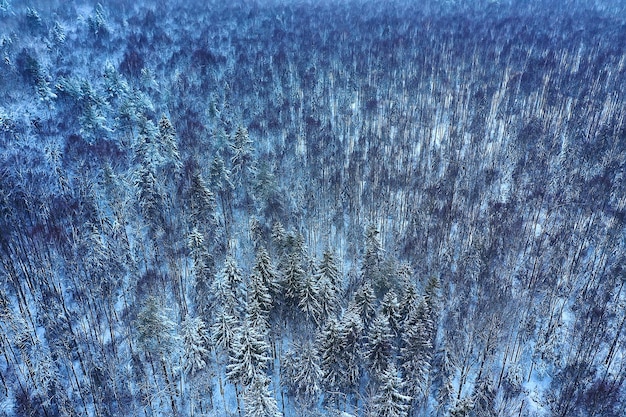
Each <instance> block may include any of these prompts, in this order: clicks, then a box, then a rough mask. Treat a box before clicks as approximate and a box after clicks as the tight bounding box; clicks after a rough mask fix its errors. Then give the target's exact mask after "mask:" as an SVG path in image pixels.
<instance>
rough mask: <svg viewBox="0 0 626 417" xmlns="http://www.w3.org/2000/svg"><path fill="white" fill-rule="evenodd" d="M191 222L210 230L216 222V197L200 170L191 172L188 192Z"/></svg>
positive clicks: (196, 226) (202, 228)
mask: <svg viewBox="0 0 626 417" xmlns="http://www.w3.org/2000/svg"><path fill="white" fill-rule="evenodd" d="M186 194H187V195H186V200H187V203H188V205H189V209H190V211H189V214H190V218H191V224H192V225H193V227H195V228H198V229H199V230H203V231H207V230H210V228H211V226H213V225H214V224H215V217H214V216H215V197H214V196H213V193H212V192H211V190H209V188H208V187H207V185H206V183H205V182H204V179H203V178H202V175H201V174H200V171H199V170H194V171H193V172H192V174H191V178H190V184H189V189H188V190H187V193H186Z"/></svg>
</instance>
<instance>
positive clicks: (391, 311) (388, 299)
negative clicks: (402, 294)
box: [380, 290, 402, 336]
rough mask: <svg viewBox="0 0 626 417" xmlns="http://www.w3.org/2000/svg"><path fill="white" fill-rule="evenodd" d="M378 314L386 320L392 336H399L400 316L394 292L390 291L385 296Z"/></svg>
mask: <svg viewBox="0 0 626 417" xmlns="http://www.w3.org/2000/svg"><path fill="white" fill-rule="evenodd" d="M380 313H381V314H382V315H383V316H385V318H386V319H387V322H388V323H389V329H390V330H391V333H392V335H394V336H398V335H399V334H400V327H401V324H402V316H401V314H400V303H399V302H398V296H397V295H396V293H395V291H393V290H390V291H389V292H387V293H386V294H385V296H384V297H383V301H382V303H381V306H380Z"/></svg>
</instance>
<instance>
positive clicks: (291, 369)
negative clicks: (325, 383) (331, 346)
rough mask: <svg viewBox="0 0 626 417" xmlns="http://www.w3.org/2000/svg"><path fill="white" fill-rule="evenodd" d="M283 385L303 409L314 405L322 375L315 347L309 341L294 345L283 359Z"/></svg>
mask: <svg viewBox="0 0 626 417" xmlns="http://www.w3.org/2000/svg"><path fill="white" fill-rule="evenodd" d="M282 369H283V380H284V384H285V385H286V386H287V387H288V388H289V390H290V391H291V392H292V393H293V394H294V395H295V396H296V398H297V399H298V401H299V402H300V403H301V404H302V405H304V406H305V407H311V406H313V405H314V404H315V400H316V398H317V395H318V394H319V392H320V388H321V387H320V384H321V382H322V378H323V376H324V373H323V371H322V368H321V365H320V358H319V356H318V353H317V351H316V349H315V346H314V345H313V343H312V342H310V341H305V342H303V343H296V344H294V345H293V347H292V348H291V349H289V351H288V352H287V353H286V354H285V356H284V357H283V365H282Z"/></svg>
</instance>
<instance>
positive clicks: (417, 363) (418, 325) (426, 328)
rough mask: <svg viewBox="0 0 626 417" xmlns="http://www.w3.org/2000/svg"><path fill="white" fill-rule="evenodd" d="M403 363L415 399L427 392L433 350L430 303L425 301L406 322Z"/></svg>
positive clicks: (403, 335) (409, 389)
mask: <svg viewBox="0 0 626 417" xmlns="http://www.w3.org/2000/svg"><path fill="white" fill-rule="evenodd" d="M403 327H404V331H403V334H402V348H401V361H402V372H403V375H404V379H405V381H410V383H409V385H408V386H407V388H408V392H409V393H410V395H411V396H412V397H414V398H416V397H417V395H418V394H419V393H423V392H424V391H425V385H426V382H427V380H428V373H429V372H430V364H431V359H432V348H433V340H432V337H433V323H432V317H431V311H430V309H429V307H428V303H427V302H426V300H425V299H423V300H422V301H421V302H420V303H419V304H418V305H417V306H415V307H414V308H413V309H412V310H411V311H410V312H409V316H408V317H407V318H406V319H405V322H404V326H403Z"/></svg>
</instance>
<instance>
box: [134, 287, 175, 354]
mask: <svg viewBox="0 0 626 417" xmlns="http://www.w3.org/2000/svg"><path fill="white" fill-rule="evenodd" d="M175 327H176V326H175V324H174V322H172V320H170V319H169V317H168V316H167V315H166V313H165V311H164V310H163V308H162V307H161V306H160V305H159V302H158V300H157V299H156V298H154V297H150V298H148V300H147V301H146V303H145V305H144V306H143V308H142V310H141V311H140V312H139V314H138V315H137V321H136V329H137V336H138V340H139V344H140V346H142V347H143V349H144V351H146V352H147V353H149V354H155V355H157V356H160V355H163V354H165V353H166V352H168V351H169V350H170V349H171V348H172V347H173V343H174V340H175Z"/></svg>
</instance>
